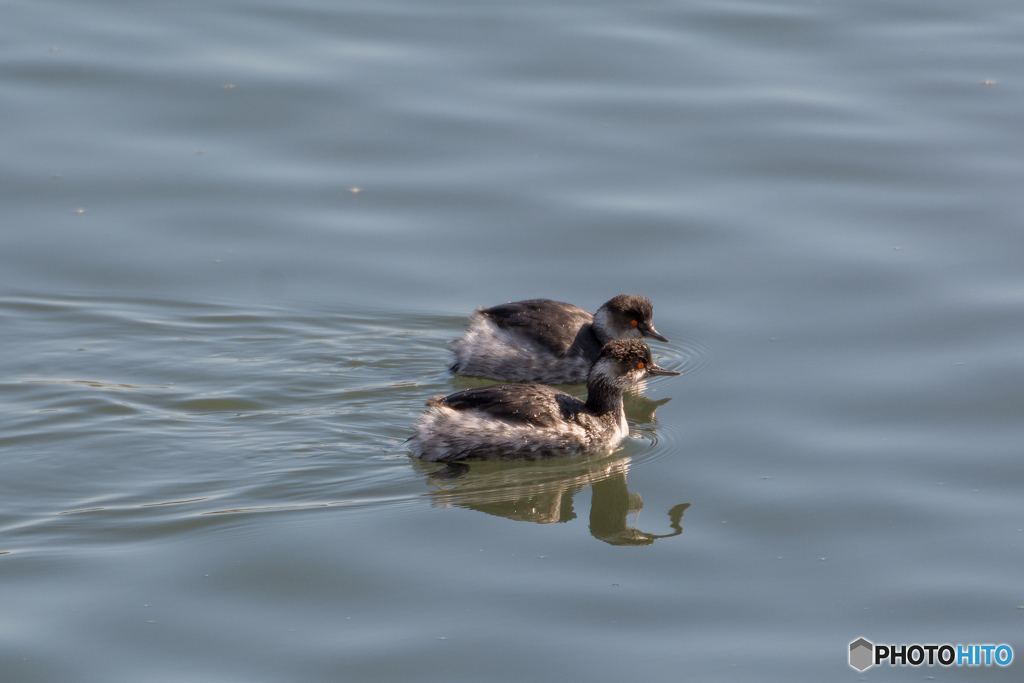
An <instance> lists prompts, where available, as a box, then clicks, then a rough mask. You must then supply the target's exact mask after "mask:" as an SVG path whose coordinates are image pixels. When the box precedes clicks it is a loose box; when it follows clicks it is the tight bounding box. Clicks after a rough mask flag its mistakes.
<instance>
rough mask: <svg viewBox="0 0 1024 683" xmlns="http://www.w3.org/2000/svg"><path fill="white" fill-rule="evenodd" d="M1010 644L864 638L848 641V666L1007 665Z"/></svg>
mask: <svg viewBox="0 0 1024 683" xmlns="http://www.w3.org/2000/svg"><path fill="white" fill-rule="evenodd" d="M1012 661H1013V648H1012V647H1010V646H1009V645H1005V644H1003V645H949V644H948V643H947V644H943V645H918V644H916V643H915V644H914V645H874V644H873V643H871V641H869V640H867V639H865V638H858V639H857V640H855V641H853V642H852V643H850V666H852V667H853V668H854V669H856V670H857V671H863V670H864V669H866V668H868V667H869V666H875V665H879V664H882V663H883V662H888V664H889V666H896V664H897V663H899V664H900V666H906V665H910V666H920V665H922V664H927V665H928V666H935V665H936V664H939V665H941V666H953V665H956V666H965V665H966V666H992V665H993V664H996V665H998V666H1009V665H1010V662H1012Z"/></svg>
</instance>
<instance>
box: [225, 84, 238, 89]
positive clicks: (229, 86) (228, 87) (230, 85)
mask: <svg viewBox="0 0 1024 683" xmlns="http://www.w3.org/2000/svg"><path fill="white" fill-rule="evenodd" d="M224 89H225V90H234V89H235V84H234V83H225V84H224Z"/></svg>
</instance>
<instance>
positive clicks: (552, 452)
mask: <svg viewBox="0 0 1024 683" xmlns="http://www.w3.org/2000/svg"><path fill="white" fill-rule="evenodd" d="M679 374H682V373H679V372H676V371H675V370H666V369H665V368H662V367H659V366H658V365H657V364H655V363H654V361H653V360H651V349H650V348H649V347H648V346H647V344H646V343H644V342H643V341H641V340H639V339H621V340H613V341H610V342H608V343H607V344H605V345H604V347H603V348H602V349H601V353H600V355H599V357H598V359H597V361H596V362H595V363H594V364H593V367H592V368H591V369H590V374H589V375H588V377H587V400H586V402H584V401H581V400H580V399H578V398H575V397H574V396H570V395H569V394H566V393H564V392H562V391H559V390H557V389H554V388H552V387H549V386H547V385H544V384H505V385H496V386H488V387H478V388H476V389H467V390H466V391H459V392H457V393H454V394H451V395H450V396H435V397H433V398H431V399H430V400H428V401H427V406H428V409H427V411H426V412H425V413H424V414H423V416H422V417H421V418H420V420H419V422H418V423H417V424H416V427H415V430H416V433H415V434H414V435H413V436H412V439H411V441H412V453H413V455H415V456H416V457H419V458H423V459H424V460H431V461H441V462H453V461H458V460H465V459H470V458H493V459H500V458H543V457H550V456H556V455H572V454H575V453H584V452H590V451H608V452H611V451H612V450H613V449H614V448H615V447H616V446H617V445H619V443H620V442H621V441H622V440H623V439H624V438H625V437H626V436H627V435H628V434H629V426H628V425H627V424H626V412H625V410H623V407H622V390H623V389H625V388H628V387H630V386H632V385H633V384H635V383H636V382H639V381H640V380H642V379H644V378H645V377H648V376H651V375H679Z"/></svg>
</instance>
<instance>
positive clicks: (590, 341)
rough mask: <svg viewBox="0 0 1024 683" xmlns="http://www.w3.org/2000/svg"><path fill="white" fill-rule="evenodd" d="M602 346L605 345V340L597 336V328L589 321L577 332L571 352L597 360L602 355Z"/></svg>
mask: <svg viewBox="0 0 1024 683" xmlns="http://www.w3.org/2000/svg"><path fill="white" fill-rule="evenodd" d="M602 346H604V342H602V341H601V338H600V337H598V336H597V330H595V329H594V326H593V325H592V324H591V323H587V324H586V325H584V326H582V327H581V328H580V329H579V332H577V333H576V338H575V339H573V342H572V346H571V347H570V352H569V353H570V354H571V355H579V356H583V357H584V358H590V359H591V360H597V357H598V356H600V355H601V347H602Z"/></svg>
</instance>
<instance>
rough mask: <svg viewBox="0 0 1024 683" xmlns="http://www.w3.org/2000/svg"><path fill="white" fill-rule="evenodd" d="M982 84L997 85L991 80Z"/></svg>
mask: <svg viewBox="0 0 1024 683" xmlns="http://www.w3.org/2000/svg"><path fill="white" fill-rule="evenodd" d="M981 84H982V85H995V84H996V82H995V81H993V80H991V79H989V80H986V81H982V82H981Z"/></svg>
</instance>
